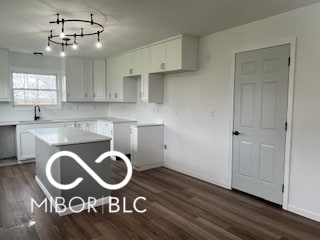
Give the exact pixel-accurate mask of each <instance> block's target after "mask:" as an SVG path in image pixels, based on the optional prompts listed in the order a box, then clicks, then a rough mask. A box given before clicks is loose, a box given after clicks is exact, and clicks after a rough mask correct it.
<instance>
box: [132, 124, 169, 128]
mask: <svg viewBox="0 0 320 240" xmlns="http://www.w3.org/2000/svg"><path fill="white" fill-rule="evenodd" d="M155 126H164V124H163V123H141V124H132V125H131V127H155Z"/></svg>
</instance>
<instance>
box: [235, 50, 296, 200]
mask: <svg viewBox="0 0 320 240" xmlns="http://www.w3.org/2000/svg"><path fill="white" fill-rule="evenodd" d="M289 57H290V45H281V46H277V47H272V48H265V49H260V50H255V51H249V52H244V53H239V54H237V55H236V69H235V93H234V94H235V96H234V132H233V134H234V138H233V179H232V187H233V188H234V189H238V190H240V191H244V192H247V193H249V194H252V195H255V196H258V197H261V198H263V199H266V200H268V201H271V202H274V203H277V204H282V197H283V181H284V179H283V178H284V159H285V138H286V119H287V99H288V81H289V63H290V58H289Z"/></svg>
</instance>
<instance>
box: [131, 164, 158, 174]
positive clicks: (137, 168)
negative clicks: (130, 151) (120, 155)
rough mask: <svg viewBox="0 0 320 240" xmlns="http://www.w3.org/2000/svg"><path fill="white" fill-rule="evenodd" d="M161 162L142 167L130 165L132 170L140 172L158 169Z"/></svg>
mask: <svg viewBox="0 0 320 240" xmlns="http://www.w3.org/2000/svg"><path fill="white" fill-rule="evenodd" d="M162 165H163V164H162V162H160V163H154V164H148V165H144V166H135V165H134V164H133V165H132V167H133V169H134V170H136V171H138V172H141V171H145V170H149V169H153V168H158V167H162Z"/></svg>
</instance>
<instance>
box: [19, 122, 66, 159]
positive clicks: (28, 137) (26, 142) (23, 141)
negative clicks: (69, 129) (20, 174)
mask: <svg viewBox="0 0 320 240" xmlns="http://www.w3.org/2000/svg"><path fill="white" fill-rule="evenodd" d="M62 126H63V124H61V123H49V124H47V123H46V124H26V125H17V127H16V145H17V159H18V161H23V160H27V159H32V158H35V138H34V135H33V134H32V133H30V132H29V130H30V129H38V128H58V127H62Z"/></svg>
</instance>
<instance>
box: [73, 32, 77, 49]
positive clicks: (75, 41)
mask: <svg viewBox="0 0 320 240" xmlns="http://www.w3.org/2000/svg"><path fill="white" fill-rule="evenodd" d="M72 48H73V49H74V50H76V49H77V48H78V43H77V36H76V34H74V40H73V44H72Z"/></svg>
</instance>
